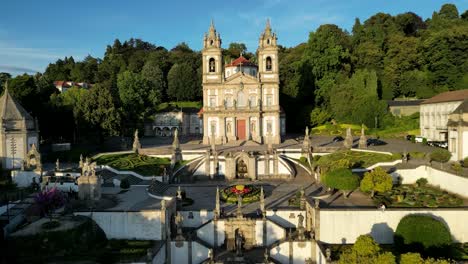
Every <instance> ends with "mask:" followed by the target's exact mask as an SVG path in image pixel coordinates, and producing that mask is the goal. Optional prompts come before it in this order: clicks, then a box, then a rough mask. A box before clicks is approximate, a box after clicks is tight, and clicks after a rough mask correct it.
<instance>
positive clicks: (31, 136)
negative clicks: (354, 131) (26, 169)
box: [0, 84, 39, 169]
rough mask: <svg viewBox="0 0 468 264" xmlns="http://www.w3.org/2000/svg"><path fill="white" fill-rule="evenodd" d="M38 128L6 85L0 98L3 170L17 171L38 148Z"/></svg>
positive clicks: (0, 143)
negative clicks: (32, 151) (31, 151)
mask: <svg viewBox="0 0 468 264" xmlns="http://www.w3.org/2000/svg"><path fill="white" fill-rule="evenodd" d="M38 143H39V126H38V122H37V119H35V118H33V117H32V116H31V115H30V114H29V113H28V112H27V111H26V110H25V109H24V108H23V107H22V106H21V105H20V104H19V103H18V102H17V101H16V100H15V99H14V98H13V97H12V96H11V95H10V93H9V91H8V84H6V85H5V92H4V93H3V95H2V97H0V157H1V165H2V168H3V169H18V168H21V167H22V166H23V163H24V161H25V160H27V156H28V152H29V151H30V150H31V149H33V146H34V147H38V146H39V144H38Z"/></svg>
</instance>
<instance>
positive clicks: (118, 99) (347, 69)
mask: <svg viewBox="0 0 468 264" xmlns="http://www.w3.org/2000/svg"><path fill="white" fill-rule="evenodd" d="M278 42H279V43H281V36H279V40H278ZM241 52H242V53H243V54H244V56H246V57H247V58H250V59H251V60H253V61H255V59H256V58H255V54H254V53H252V51H250V52H249V51H247V49H246V46H245V45H244V44H243V43H231V44H230V45H228V47H227V49H224V50H223V54H224V59H225V61H226V62H229V61H230V60H231V59H233V58H237V57H238V56H239V54H240V53H241ZM279 58H280V62H279V63H280V81H281V84H280V103H281V105H282V107H283V108H284V110H285V112H286V115H287V128H288V130H289V131H290V132H294V131H301V130H303V128H304V126H306V125H309V126H317V125H320V124H324V123H327V122H329V121H331V120H336V121H338V122H346V123H354V124H361V123H363V124H365V125H367V126H368V127H374V126H377V127H378V128H385V127H391V126H394V125H395V124H396V123H397V122H398V120H396V118H394V117H392V116H391V115H390V114H389V113H387V103H386V100H391V99H394V98H402V97H415V98H429V97H431V96H433V95H435V94H437V93H440V92H443V91H451V90H459V89H468V11H464V12H463V13H462V14H460V13H459V10H458V9H457V7H456V6H455V5H453V4H445V5H443V6H442V7H441V8H440V10H439V11H436V12H434V13H433V15H432V17H431V18H429V19H426V20H423V19H422V18H421V17H420V16H418V15H417V14H414V13H411V12H407V13H403V14H399V15H395V16H392V15H389V14H384V13H377V14H375V15H373V16H371V17H370V18H368V19H367V20H365V21H363V22H362V21H360V20H359V19H356V21H355V23H354V26H353V28H352V32H347V31H345V30H343V29H341V28H340V27H338V26H336V25H332V24H325V25H321V26H320V27H318V28H317V29H316V30H315V31H313V32H311V33H310V35H309V38H308V41H307V42H306V43H301V44H299V45H297V46H295V47H290V48H285V47H280V51H279ZM6 80H9V91H10V93H11V94H12V95H13V96H14V97H15V98H17V99H18V100H19V101H20V103H21V104H22V105H23V106H24V107H25V108H26V109H27V110H28V111H30V112H31V113H32V115H33V116H36V117H38V119H39V123H40V128H41V137H42V138H43V139H51V140H58V139H60V138H63V139H66V140H81V141H83V140H88V139H92V138H99V139H101V140H102V139H103V138H104V137H106V136H116V135H131V133H132V131H133V129H135V128H139V127H140V128H141V127H142V126H143V123H144V122H145V121H146V120H148V118H150V117H151V115H152V114H153V113H154V112H155V109H157V106H158V105H160V104H161V103H165V102H171V101H199V100H201V95H202V92H201V89H202V87H201V53H200V51H194V50H192V49H191V48H190V47H189V46H188V45H187V44H185V43H181V44H179V45H177V46H176V47H174V48H172V49H170V50H168V49H166V48H164V47H161V46H157V45H155V44H152V43H148V42H145V41H143V40H140V39H130V40H126V41H123V42H122V41H120V40H118V39H117V40H115V41H114V43H113V44H112V45H108V46H107V47H106V51H105V55H104V57H103V58H94V57H91V56H88V57H86V58H85V59H83V60H82V61H75V60H74V58H73V57H66V58H64V59H59V60H57V61H56V62H54V63H51V64H49V66H48V67H47V69H46V70H45V72H44V73H37V74H36V75H27V74H24V75H19V76H16V77H14V78H12V77H11V75H9V74H8V73H0V87H2V88H1V89H3V84H4V83H5V81H6ZM57 80H68V81H76V82H88V83H92V84H94V85H93V87H92V88H91V89H89V90H85V89H78V88H73V89H71V90H69V91H67V92H65V93H63V94H60V93H59V92H58V91H57V90H56V89H55V87H54V86H53V82H54V81H57ZM376 121H378V122H376ZM97 136H98V137H97Z"/></svg>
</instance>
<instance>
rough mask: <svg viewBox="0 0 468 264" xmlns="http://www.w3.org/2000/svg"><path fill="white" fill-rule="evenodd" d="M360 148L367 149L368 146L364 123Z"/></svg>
mask: <svg viewBox="0 0 468 264" xmlns="http://www.w3.org/2000/svg"><path fill="white" fill-rule="evenodd" d="M359 148H360V149H366V148H367V137H366V135H365V133H364V124H362V126H361V137H360V138H359Z"/></svg>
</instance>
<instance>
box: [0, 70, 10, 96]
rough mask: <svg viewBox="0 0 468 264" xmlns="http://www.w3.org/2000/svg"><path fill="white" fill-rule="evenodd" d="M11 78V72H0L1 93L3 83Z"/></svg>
mask: <svg viewBox="0 0 468 264" xmlns="http://www.w3.org/2000/svg"><path fill="white" fill-rule="evenodd" d="M10 79H11V74H9V73H7V72H0V93H3V89H4V88H5V83H6V82H7V81H8V80H10Z"/></svg>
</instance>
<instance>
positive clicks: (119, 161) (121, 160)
mask: <svg viewBox="0 0 468 264" xmlns="http://www.w3.org/2000/svg"><path fill="white" fill-rule="evenodd" d="M95 161H96V162H97V164H99V165H109V166H111V167H112V168H114V169H117V170H127V171H134V172H136V173H138V174H141V175H143V176H154V175H162V173H163V169H162V167H161V166H169V165H170V164H171V160H170V159H169V158H155V157H149V156H145V155H138V154H133V153H132V154H118V155H103V156H100V157H98V158H96V159H95Z"/></svg>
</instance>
